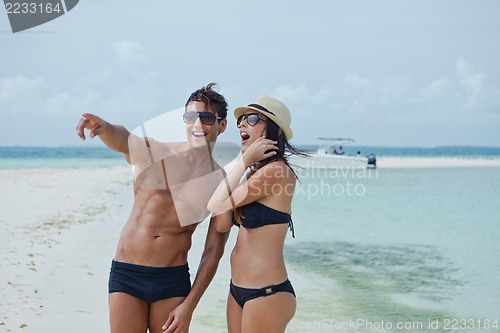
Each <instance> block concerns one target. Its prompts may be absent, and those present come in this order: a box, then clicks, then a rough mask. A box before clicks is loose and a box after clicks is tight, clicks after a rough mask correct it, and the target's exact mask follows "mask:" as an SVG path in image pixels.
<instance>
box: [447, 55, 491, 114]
mask: <svg viewBox="0 0 500 333" xmlns="http://www.w3.org/2000/svg"><path fill="white" fill-rule="evenodd" d="M455 67H456V71H457V75H458V77H459V78H460V84H461V85H462V86H463V87H464V88H465V93H466V94H467V102H466V103H465V104H464V107H465V108H471V107H474V106H476V102H477V98H478V95H479V94H480V93H481V91H482V87H483V82H484V79H485V77H486V76H485V75H484V74H483V73H480V72H477V71H476V70H475V69H474V68H473V67H472V66H471V65H470V64H469V62H468V61H467V60H466V59H464V58H459V59H458V60H457V61H456V62H455Z"/></svg>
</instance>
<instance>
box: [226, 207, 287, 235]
mask: <svg viewBox="0 0 500 333" xmlns="http://www.w3.org/2000/svg"><path fill="white" fill-rule="evenodd" d="M240 209H241V215H242V217H241V222H242V224H241V225H243V227H244V228H248V229H253V228H259V227H263V226H265V225H269V224H282V223H288V227H289V228H290V231H291V232H292V237H293V238H295V232H294V229H293V222H292V216H291V215H290V214H288V213H285V212H282V211H279V210H276V209H274V208H271V207H268V206H266V205H264V204H261V203H260V202H257V201H254V202H251V203H249V204H248V205H245V206H242V207H241V208H240ZM233 224H234V225H235V226H237V227H238V228H239V227H240V224H239V223H238V221H236V219H235V218H234V215H233Z"/></svg>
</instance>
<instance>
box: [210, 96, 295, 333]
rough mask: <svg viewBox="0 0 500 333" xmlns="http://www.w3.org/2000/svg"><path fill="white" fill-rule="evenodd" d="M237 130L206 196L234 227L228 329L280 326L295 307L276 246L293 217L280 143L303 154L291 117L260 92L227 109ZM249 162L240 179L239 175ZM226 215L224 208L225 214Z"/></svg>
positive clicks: (233, 332) (225, 225)
mask: <svg viewBox="0 0 500 333" xmlns="http://www.w3.org/2000/svg"><path fill="white" fill-rule="evenodd" d="M234 115H235V117H236V119H237V120H238V121H237V125H238V128H239V129H240V135H241V152H242V155H241V158H240V159H239V161H238V163H237V164H236V166H235V167H234V168H233V169H232V170H231V171H230V172H229V173H228V175H227V177H226V179H225V181H224V182H222V183H221V184H220V185H219V187H218V188H217V190H216V191H215V193H214V195H213V197H212V198H211V199H210V201H209V203H208V209H209V210H210V211H212V212H214V213H216V214H221V213H224V212H227V211H229V210H234V217H233V219H232V221H230V220H229V221H228V219H220V220H219V221H218V222H217V223H216V224H215V228H216V230H217V231H219V232H226V231H227V230H229V229H230V228H231V226H232V224H233V223H234V224H235V225H237V226H238V227H239V232H238V238H237V241H236V245H235V247H234V249H233V252H232V254H231V283H230V294H229V296H228V303H227V324H228V329H229V333H238V332H245V333H250V332H259V333H262V332H284V331H285V328H286V325H287V324H288V322H289V321H290V320H291V319H292V317H293V315H294V314H295V308H296V301H295V292H294V290H293V287H292V285H291V283H290V281H289V280H288V275H287V271H286V267H285V263H284V259H283V245H284V241H285V237H286V234H287V230H288V227H290V229H291V231H292V236H293V224H292V220H291V216H290V212H291V203H292V198H293V193H294V189H295V182H296V179H297V176H296V174H295V173H294V171H293V170H292V169H291V167H290V166H289V165H288V162H287V158H286V156H287V155H285V148H286V149H287V150H288V151H289V152H290V153H293V154H299V155H304V154H303V153H301V152H300V151H298V150H297V149H295V148H294V147H292V146H291V145H290V144H289V143H288V140H290V139H291V137H292V130H291V129H290V123H291V117H290V112H289V111H288V109H287V107H286V106H285V105H284V104H283V103H281V102H280V101H278V100H276V99H273V98H271V97H268V96H263V97H260V98H258V99H257V100H255V101H254V102H253V103H251V104H249V105H248V106H247V107H239V108H237V109H236V110H235V111H234ZM247 168H250V171H249V172H248V174H247V176H246V179H245V180H244V181H242V182H241V183H240V179H241V178H242V177H243V175H244V174H245V171H246V170H247ZM226 214H227V213H226Z"/></svg>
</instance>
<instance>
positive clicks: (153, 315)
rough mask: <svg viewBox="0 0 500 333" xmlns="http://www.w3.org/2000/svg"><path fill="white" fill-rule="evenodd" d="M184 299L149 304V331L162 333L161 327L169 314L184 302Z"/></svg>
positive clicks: (178, 298)
mask: <svg viewBox="0 0 500 333" xmlns="http://www.w3.org/2000/svg"><path fill="white" fill-rule="evenodd" d="M185 298H186V297H170V298H167V299H162V300H159V301H156V302H154V303H151V304H150V306H149V331H150V332H151V333H160V332H163V329H162V326H163V325H164V324H165V322H166V321H167V319H168V315H169V314H170V312H171V311H172V310H173V309H175V308H176V307H177V306H178V305H179V304H181V303H182V301H184V299H185Z"/></svg>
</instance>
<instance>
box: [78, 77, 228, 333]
mask: <svg viewBox="0 0 500 333" xmlns="http://www.w3.org/2000/svg"><path fill="white" fill-rule="evenodd" d="M213 85H214V84H212V83H211V84H209V85H207V86H206V87H203V88H201V89H198V90H197V91H195V92H193V94H191V96H190V97H189V99H188V101H187V103H186V106H185V113H184V115H183V120H184V122H185V123H186V134H187V142H180V143H163V142H158V141H155V140H154V139H152V138H148V137H147V135H144V137H142V138H141V137H139V136H136V135H134V134H131V133H130V132H129V131H128V130H127V129H125V128H124V127H123V126H119V125H112V124H110V123H108V122H106V121H104V120H103V119H101V118H99V117H97V116H95V115H92V114H83V115H82V118H81V119H80V121H79V123H78V125H77V128H76V130H77V133H78V136H79V137H80V138H81V139H82V140H85V133H84V130H85V129H87V130H90V133H89V136H90V138H94V137H95V136H99V138H100V139H101V140H102V142H104V143H105V144H106V145H107V146H108V147H109V148H111V149H113V150H115V151H118V152H121V153H123V154H124V155H125V157H126V159H127V161H129V163H131V164H132V165H134V204H133V207H132V212H131V213H130V216H129V218H128V221H127V223H126V224H125V226H124V228H123V230H122V233H121V235H120V240H119V243H118V248H117V252H116V255H115V257H114V260H113V261H112V264H111V272H110V278H109V309H110V326H111V332H120V333H124V332H130V333H136V332H137V333H139V332H140V333H145V332H146V331H147V330H148V329H149V331H150V332H151V333H157V332H162V331H164V332H167V333H173V332H175V333H181V332H187V331H188V329H189V324H190V321H191V316H192V313H193V311H194V309H195V307H196V305H197V304H198V302H199V300H200V298H201V296H202V294H203V293H204V292H205V290H206V288H207V287H208V285H209V283H210V282H211V280H212V278H213V277H214V275H215V272H216V269H217V266H218V263H219V260H220V258H221V257H222V255H223V252H224V245H225V243H226V241H227V236H228V233H225V234H224V233H218V232H217V231H216V230H215V228H214V226H213V224H214V223H213V220H214V219H230V218H231V216H230V214H229V213H228V214H221V215H218V216H217V217H212V218H211V219H210V224H209V227H208V232H207V236H206V241H205V248H204V251H203V255H202V258H201V262H200V265H199V268H198V271H197V274H196V278H195V280H194V283H193V285H192V287H191V283H190V279H189V268H188V264H187V254H188V251H189V249H190V247H191V238H192V234H193V232H194V230H195V229H196V226H197V224H198V223H199V222H201V221H203V220H204V219H205V218H206V217H208V216H209V211H208V210H207V208H206V206H207V202H208V200H209V199H210V197H211V195H212V194H213V192H214V190H215V188H216V187H217V184H218V183H219V182H220V181H221V179H223V174H222V169H221V168H220V167H219V166H218V165H217V164H216V163H215V162H214V161H213V159H212V155H211V151H212V148H213V146H214V144H215V141H216V139H217V136H218V135H219V134H220V133H222V132H224V130H225V129H226V125H227V120H226V115H227V102H226V101H225V99H224V97H223V96H222V95H220V94H219V93H217V92H215V91H214V90H213V89H212V88H213ZM166 130H168V129H166Z"/></svg>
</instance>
